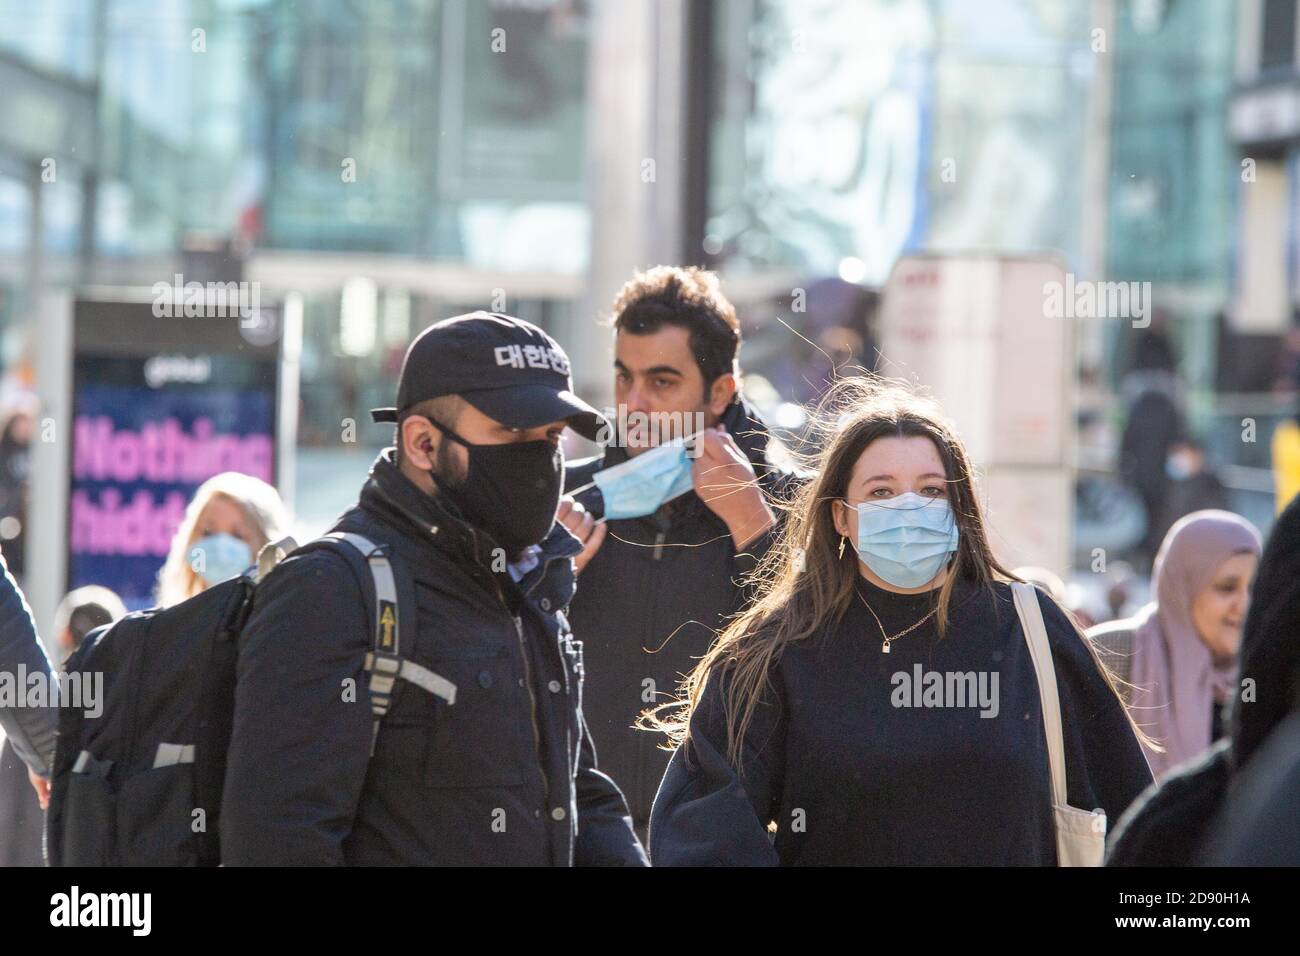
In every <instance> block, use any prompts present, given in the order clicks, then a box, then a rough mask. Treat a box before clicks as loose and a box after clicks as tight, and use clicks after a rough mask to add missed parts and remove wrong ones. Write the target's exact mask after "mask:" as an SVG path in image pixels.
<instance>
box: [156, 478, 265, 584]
mask: <svg viewBox="0 0 1300 956" xmlns="http://www.w3.org/2000/svg"><path fill="white" fill-rule="evenodd" d="M288 526H289V521H288V515H287V514H286V512H285V508H284V502H283V501H281V500H280V494H279V492H277V491H276V490H275V489H274V488H272V487H271V486H270V485H268V484H267V483H266V482H264V481H262V480H261V479H259V478H253V477H252V476H250V475H243V474H240V473H238V472H234V471H227V472H223V473H222V474H220V475H216V476H214V477H212V478H209V479H208V480H207V481H205V482H204V483H203V484H202V485H200V486H199V490H198V491H196V492H195V493H194V498H193V500H191V501H190V504H189V507H188V508H186V509H185V519H184V520H183V521H182V522H181V526H180V528H178V529H177V531H176V536H175V537H174V538H173V539H172V547H171V551H170V552H169V553H168V555H167V561H166V563H165V564H164V565H163V567H162V570H161V571H160V572H158V606H159V607H171V606H172V605H173V604H179V603H180V602H181V601H184V600H186V599H187V598H191V597H193V596H194V595H196V594H198V593H200V592H202V591H204V590H206V589H207V588H209V587H211V586H212V585H214V584H220V583H221V582H222V581H228V580H229V579H230V578H233V577H234V576H235V575H237V574H239V573H241V572H242V571H244V570H245V569H247V568H248V567H249V566H250V565H252V564H253V562H254V561H255V560H256V559H257V552H258V551H260V550H261V549H262V546H263V545H265V544H266V543H267V542H270V541H275V540H277V539H278V538H281V537H283V536H284V535H285V534H287V533H288V531H287V529H288Z"/></svg>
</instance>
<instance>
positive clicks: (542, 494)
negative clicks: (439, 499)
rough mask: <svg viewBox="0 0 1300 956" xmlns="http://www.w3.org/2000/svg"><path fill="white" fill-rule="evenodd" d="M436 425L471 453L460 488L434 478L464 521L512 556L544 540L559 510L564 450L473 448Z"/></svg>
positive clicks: (545, 446)
mask: <svg viewBox="0 0 1300 956" xmlns="http://www.w3.org/2000/svg"><path fill="white" fill-rule="evenodd" d="M431 421H432V420H431ZM433 425H434V427H435V428H437V429H438V430H439V431H440V432H442V433H443V435H445V436H446V437H447V438H450V439H451V440H452V441H454V442H456V443H457V444H459V445H463V446H464V447H465V451H466V452H468V454H469V469H468V471H467V472H466V474H465V479H464V480H463V481H461V482H460V483H459V484H457V485H455V486H454V487H452V486H451V485H450V484H449V483H447V482H446V480H445V479H444V478H443V477H442V476H441V475H437V474H435V476H434V477H435V478H436V479H437V480H438V483H439V487H440V488H441V489H442V492H443V493H444V494H445V495H446V496H447V497H448V498H449V499H450V500H451V502H452V503H453V504H454V505H456V507H457V508H459V509H460V512H461V514H462V515H464V516H465V520H466V521H467V522H469V523H470V524H471V525H473V526H474V527H476V528H482V529H483V530H484V531H486V532H487V533H488V534H489V535H491V536H492V538H493V540H494V541H496V542H497V543H498V544H500V545H501V546H502V547H503V548H505V549H506V551H507V552H508V553H509V554H512V555H514V554H518V553H519V552H520V551H522V550H524V548H526V547H528V546H529V545H530V544H538V543H539V542H540V541H541V540H542V539H543V538H545V537H546V535H547V534H548V533H549V532H550V530H551V526H552V525H553V524H555V511H556V509H557V508H558V507H559V506H560V490H561V488H562V487H563V484H564V450H563V449H561V448H560V447H559V446H558V445H552V444H551V443H550V442H549V441H525V442H510V443H508V444H505V445H475V444H471V443H470V442H467V441H466V440H465V439H463V438H461V437H460V436H459V435H457V434H456V433H455V432H454V431H452V430H451V429H450V428H448V427H447V426H446V425H440V424H438V423H437V422H433Z"/></svg>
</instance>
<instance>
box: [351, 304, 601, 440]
mask: <svg viewBox="0 0 1300 956" xmlns="http://www.w3.org/2000/svg"><path fill="white" fill-rule="evenodd" d="M443 395H459V396H461V397H462V398H463V399H465V401H467V402H469V403H470V404H471V405H473V406H474V407H475V408H477V409H478V410H479V411H480V412H482V413H483V414H484V415H487V416H488V417H490V418H493V419H495V420H496V421H499V422H500V423H501V424H502V425H505V426H506V427H507V428H536V427H537V426H538V425H545V424H546V423H547V422H557V421H565V422H567V423H568V424H569V427H571V428H572V429H573V430H574V431H575V432H577V433H578V434H579V435H581V436H582V437H584V438H588V439H591V440H592V441H596V439H597V436H598V435H599V434H600V431H601V429H602V428H603V427H606V426H607V422H606V421H605V418H604V416H602V415H601V414H600V412H598V411H596V409H594V408H592V407H591V406H590V405H588V404H587V403H586V402H584V401H583V400H582V399H580V398H578V396H576V395H574V394H573V379H572V378H571V376H570V373H569V357H568V356H567V355H565V354H564V349H562V348H560V343H558V342H556V341H555V339H553V338H551V337H550V336H549V335H547V334H546V333H545V332H543V331H542V330H541V329H539V328H538V327H537V326H535V325H533V324H532V323H531V322H525V321H524V320H523V319H516V318H513V317H511V316H508V315H501V314H499V313H496V312H470V313H469V314H467V315H457V316H454V317H453V318H450V319H444V320H443V321H442V322H438V323H436V324H434V325H431V326H429V327H428V328H427V329H425V330H424V331H423V332H421V333H420V334H419V335H418V336H416V338H415V341H414V342H412V343H411V346H410V348H408V349H407V350H406V358H405V359H404V360H403V361H402V375H401V378H400V380H399V381H398V385H397V404H396V405H395V406H393V407H391V408H374V409H371V411H370V417H371V418H373V419H374V420H375V421H376V422H396V421H397V420H398V417H399V415H400V414H401V413H402V412H404V411H406V409H408V408H410V407H411V406H412V405H418V404H419V403H420V402H425V401H428V400H429V399H431V398H439V397H441V396H443Z"/></svg>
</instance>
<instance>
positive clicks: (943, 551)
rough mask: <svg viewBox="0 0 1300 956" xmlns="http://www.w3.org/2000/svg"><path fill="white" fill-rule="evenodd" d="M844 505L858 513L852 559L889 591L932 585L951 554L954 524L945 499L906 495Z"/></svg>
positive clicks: (955, 532)
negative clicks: (890, 587) (855, 557)
mask: <svg viewBox="0 0 1300 956" xmlns="http://www.w3.org/2000/svg"><path fill="white" fill-rule="evenodd" d="M850 507H856V510H857V512H858V543H857V551H858V557H860V558H861V559H862V562H863V563H864V564H865V565H866V566H867V567H869V568H870V569H871V570H872V571H873V572H874V573H875V574H876V575H878V576H879V577H880V579H881V580H882V581H887V582H889V583H890V584H892V585H894V587H898V588H919V587H921V586H922V585H925V584H927V583H929V582H930V581H933V580H934V576H935V575H936V574H938V573H939V569H940V568H942V567H943V566H944V565H945V564H946V563H947V562H948V555H950V554H952V553H953V552H954V551H956V550H957V542H958V539H959V533H958V529H957V521H956V518H955V517H954V516H953V513H952V507H951V506H950V505H949V504H948V500H947V499H946V498H926V497H923V496H922V495H918V494H916V493H914V492H911V491H909V492H907V493H905V494H901V495H895V496H894V497H893V498H879V499H873V500H870V501H864V502H862V503H861V504H859V505H856V506H853V505H850Z"/></svg>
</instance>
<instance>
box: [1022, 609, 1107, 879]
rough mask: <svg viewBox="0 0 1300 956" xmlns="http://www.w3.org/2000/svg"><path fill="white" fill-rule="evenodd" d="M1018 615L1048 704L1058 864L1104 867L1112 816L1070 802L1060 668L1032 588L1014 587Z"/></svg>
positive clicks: (1045, 713) (1046, 724) (1045, 726)
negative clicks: (1055, 664)
mask: <svg viewBox="0 0 1300 956" xmlns="http://www.w3.org/2000/svg"><path fill="white" fill-rule="evenodd" d="M1011 591H1012V593H1013V594H1014V595H1015V599H1016V613H1017V614H1018V615H1020V628H1021V630H1022V631H1023V632H1024V635H1025V643H1026V644H1028V645H1029V656H1030V657H1031V658H1033V661H1034V672H1035V673H1036V674H1037V675H1038V695H1039V697H1040V698H1041V699H1042V702H1043V729H1044V730H1045V731H1046V732H1047V762H1048V765H1049V766H1050V767H1051V770H1052V817H1053V819H1054V820H1055V822H1056V862H1057V865H1058V866H1101V861H1102V857H1103V856H1105V853H1106V814H1105V813H1103V812H1101V811H1100V810H1097V811H1090V810H1079V809H1077V808H1076V807H1072V806H1070V805H1069V804H1068V803H1066V796H1065V741H1064V738H1063V735H1062V733H1061V699H1060V697H1059V696H1058V695H1057V692H1056V669H1055V668H1054V667H1053V666H1052V649H1051V648H1050V647H1049V646H1048V644H1047V627H1046V625H1044V624H1043V609H1042V608H1041V607H1039V604H1038V594H1037V591H1036V589H1035V588H1034V586H1033V585H1032V584H1019V583H1013V584H1012V585H1011Z"/></svg>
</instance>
